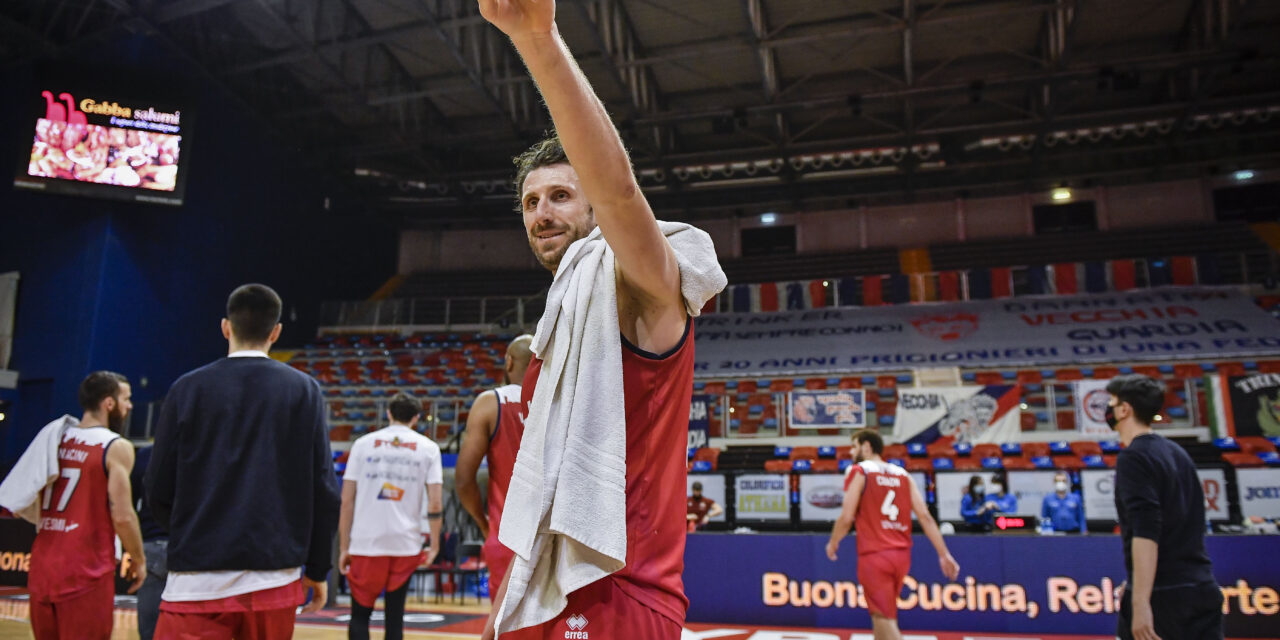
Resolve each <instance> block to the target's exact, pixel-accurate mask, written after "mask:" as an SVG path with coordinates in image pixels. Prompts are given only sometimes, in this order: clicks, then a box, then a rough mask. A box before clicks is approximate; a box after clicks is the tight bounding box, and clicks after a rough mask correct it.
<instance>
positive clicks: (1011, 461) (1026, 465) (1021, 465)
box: [1003, 456, 1036, 471]
mask: <svg viewBox="0 0 1280 640" xmlns="http://www.w3.org/2000/svg"><path fill="white" fill-rule="evenodd" d="M1003 464H1004V468H1005V470H1006V471H1031V470H1033V469H1035V468H1036V465H1035V464H1034V463H1032V462H1031V461H1030V460H1028V459H1026V458H1023V457H1021V456H1016V457H1015V456H1008V457H1006V458H1005V459H1004V462H1003Z"/></svg>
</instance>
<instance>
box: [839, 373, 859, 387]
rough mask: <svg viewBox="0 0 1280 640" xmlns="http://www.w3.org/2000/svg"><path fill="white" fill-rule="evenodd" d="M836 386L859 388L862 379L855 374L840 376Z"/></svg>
mask: <svg viewBox="0 0 1280 640" xmlns="http://www.w3.org/2000/svg"><path fill="white" fill-rule="evenodd" d="M836 386H837V387H838V388H840V389H861V388H862V379H861V378H858V377H856V376H846V377H843V378H840V382H839V383H838V384H837V385H836Z"/></svg>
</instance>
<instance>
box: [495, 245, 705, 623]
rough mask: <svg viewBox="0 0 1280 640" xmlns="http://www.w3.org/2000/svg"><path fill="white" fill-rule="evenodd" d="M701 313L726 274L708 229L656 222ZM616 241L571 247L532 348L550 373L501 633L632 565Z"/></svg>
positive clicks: (516, 527) (514, 527)
mask: <svg viewBox="0 0 1280 640" xmlns="http://www.w3.org/2000/svg"><path fill="white" fill-rule="evenodd" d="M658 226H659V228H660V229H661V230H662V233H663V235H665V236H666V237H667V241H668V242H669V243H670V244H671V248H672V249H673V250H674V252H675V254H676V261H677V262H678V263H679V265H680V292H681V294H682V295H683V296H684V302H685V309H686V311H687V312H688V314H689V315H690V316H697V315H698V314H699V313H701V311H702V305H703V304H705V303H706V301H707V300H709V299H711V297H712V296H714V295H716V294H717V293H719V292H720V290H721V289H723V288H724V286H725V283H726V279H725V275H724V271H723V270H721V269H720V263H719V261H718V260H717V259H716V253H715V246H714V245H713V243H712V242H711V237H710V236H708V235H707V234H706V232H704V231H702V230H700V229H697V228H695V227H692V226H689V225H687V224H682V223H674V222H659V223H658ZM614 265H615V263H614V254H613V250H612V249H611V248H609V245H608V244H607V243H606V242H605V240H604V236H603V235H602V234H601V232H600V229H599V228H597V229H595V230H594V231H592V232H591V233H590V234H589V235H588V236H587V237H586V238H582V239H580V240H578V241H576V242H574V243H573V244H572V245H570V246H569V249H568V250H567V251H566V252H565V255H564V258H563V259H562V260H561V261H560V267H559V270H558V271H557V272H556V277H555V280H554V282H553V283H552V284H551V288H550V289H549V290H548V292H547V306H546V310H545V311H544V312H543V314H542V319H541V320H539V321H538V330H537V333H536V334H535V336H534V340H533V345H532V348H533V352H534V354H535V355H537V356H538V357H539V358H541V359H542V371H541V372H540V373H539V375H538V383H537V387H536V388H535V390H534V394H533V401H532V403H531V404H530V407H529V415H528V417H527V418H526V419H525V431H524V437H523V438H522V440H521V442H520V452H519V454H518V455H517V456H516V463H515V468H514V470H513V471H512V475H511V484H510V488H509V489H508V490H507V498H506V502H505V506H504V507H503V514H502V526H501V527H500V529H499V534H498V536H499V537H498V539H499V540H500V541H501V542H502V544H504V545H506V546H507V547H508V548H510V549H512V550H513V551H515V554H516V558H515V561H514V562H513V563H512V564H511V568H510V569H508V576H509V578H508V583H507V593H506V597H505V598H504V599H503V601H502V605H501V607H500V608H499V610H498V619H497V631H498V633H499V634H501V633H505V632H508V631H513V630H516V629H522V628H525V627H530V626H534V625H537V624H541V623H543V622H546V621H547V620H550V619H552V618H554V617H555V616H556V615H558V614H559V613H560V612H561V611H563V610H564V607H565V605H566V603H567V601H568V596H569V594H570V593H572V592H573V591H575V590H577V589H580V588H582V587H584V586H586V585H588V584H591V583H592V582H595V581H596V580H599V579H601V578H603V577H605V576H607V575H609V574H611V573H613V572H615V571H618V570H619V569H621V568H622V567H623V566H625V564H626V554H627V522H626V520H627V511H626V509H627V503H626V486H627V479H626V472H627V460H626V450H627V431H626V417H625V414H624V398H623V381H622V341H621V337H620V336H621V333H620V330H619V326H618V292H617V281H616V279H615V274H614Z"/></svg>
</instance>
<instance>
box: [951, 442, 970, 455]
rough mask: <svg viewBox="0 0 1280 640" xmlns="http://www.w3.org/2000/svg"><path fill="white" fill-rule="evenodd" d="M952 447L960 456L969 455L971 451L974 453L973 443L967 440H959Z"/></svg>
mask: <svg viewBox="0 0 1280 640" xmlns="http://www.w3.org/2000/svg"><path fill="white" fill-rule="evenodd" d="M951 448H952V449H955V452H956V455H958V456H967V455H969V454H970V453H973V445H971V444H969V443H967V442H957V443H955V444H954V445H952V446H951Z"/></svg>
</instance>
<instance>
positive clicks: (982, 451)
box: [970, 442, 1004, 459]
mask: <svg viewBox="0 0 1280 640" xmlns="http://www.w3.org/2000/svg"><path fill="white" fill-rule="evenodd" d="M970 455H972V456H973V457H975V458H979V459H981V458H998V457H1000V456H1002V455H1004V452H1003V451H1001V450H1000V445H998V444H995V443H993V442H982V443H979V444H975V445H973V451H972V452H971V453H970Z"/></svg>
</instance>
